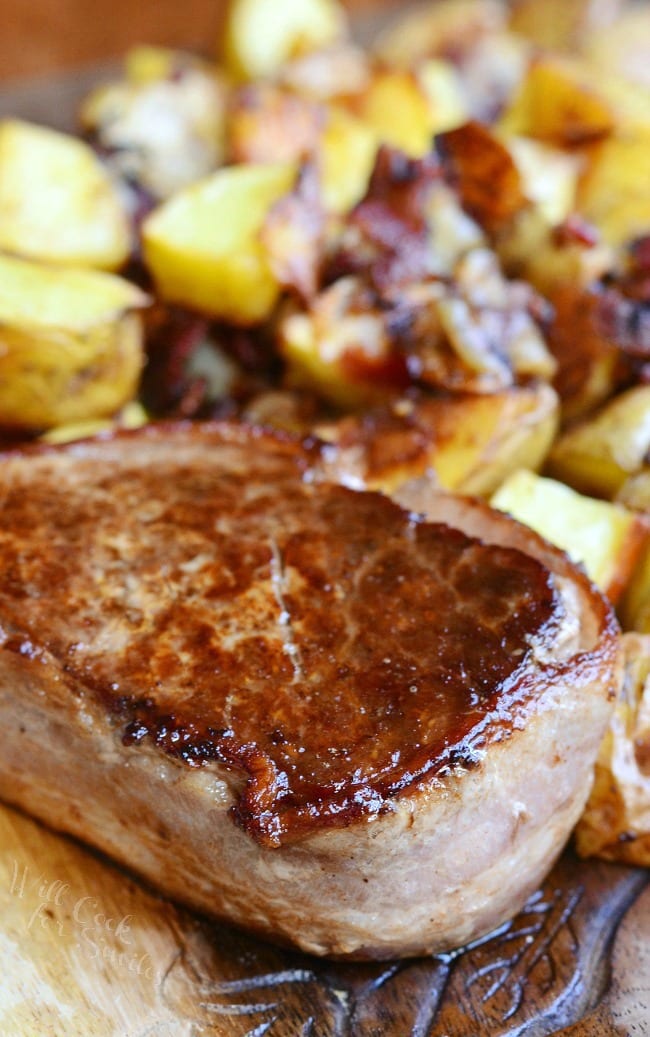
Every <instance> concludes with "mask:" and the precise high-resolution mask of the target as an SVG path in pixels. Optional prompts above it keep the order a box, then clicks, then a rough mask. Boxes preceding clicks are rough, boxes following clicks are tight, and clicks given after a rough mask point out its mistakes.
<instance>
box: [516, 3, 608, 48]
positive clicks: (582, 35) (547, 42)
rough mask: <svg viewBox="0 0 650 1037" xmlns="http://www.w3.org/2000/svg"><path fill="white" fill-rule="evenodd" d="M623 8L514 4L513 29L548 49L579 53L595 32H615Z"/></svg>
mask: <svg viewBox="0 0 650 1037" xmlns="http://www.w3.org/2000/svg"><path fill="white" fill-rule="evenodd" d="M621 6H622V0H571V2H570V3H567V2H566V0H514V3H512V4H511V14H510V28H511V29H512V30H513V31H514V32H517V33H520V34H521V35H522V36H526V37H527V38H528V39H530V40H532V41H533V42H534V43H536V44H538V45H539V46H541V47H544V48H545V49H547V48H548V49H550V50H560V51H568V52H573V53H575V52H576V51H578V50H580V49H581V48H582V45H583V44H584V42H585V40H586V38H587V37H588V35H589V33H590V32H591V31H593V30H595V29H604V31H605V32H607V33H609V32H611V29H612V23H613V22H614V21H615V19H616V18H617V17H618V15H619V14H620V10H621ZM605 27H606V28H605Z"/></svg>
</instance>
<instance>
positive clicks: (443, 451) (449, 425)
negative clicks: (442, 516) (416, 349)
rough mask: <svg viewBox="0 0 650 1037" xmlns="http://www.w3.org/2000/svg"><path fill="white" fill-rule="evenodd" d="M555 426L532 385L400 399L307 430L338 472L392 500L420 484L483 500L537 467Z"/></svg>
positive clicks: (552, 403) (541, 388)
mask: <svg viewBox="0 0 650 1037" xmlns="http://www.w3.org/2000/svg"><path fill="white" fill-rule="evenodd" d="M556 425H557V397H556V396H555V393H554V392H553V390H552V389H551V388H549V386H547V385H543V384H541V383H540V384H539V385H537V386H525V387H514V388H512V389H509V390H507V391H506V392H500V393H494V394H492V395H490V396H469V395H460V394H458V395H448V396H439V397H416V398H415V399H413V398H411V399H404V398H400V399H396V400H394V401H393V402H391V403H389V404H388V405H386V406H385V407H383V408H377V409H376V410H373V411H371V412H370V413H368V412H365V413H364V414H362V415H358V416H357V415H351V416H347V417H345V418H343V419H339V420H334V421H329V422H323V421H320V422H319V423H317V424H316V425H312V427H311V430H312V431H314V432H315V433H316V434H317V435H318V436H320V438H322V439H325V440H327V441H328V442H332V443H336V444H337V446H338V447H339V449H340V451H341V459H342V461H343V462H344V467H345V468H346V470H348V472H349V474H353V475H354V476H355V477H356V478H357V479H359V480H360V481H361V482H362V483H363V485H364V486H367V487H369V488H370V489H374V490H381V491H382V492H384V493H392V492H393V491H394V490H396V489H397V488H398V487H399V486H401V485H402V484H403V483H405V482H406V481H407V480H410V479H417V478H420V477H426V478H427V479H431V480H433V481H434V482H435V484H436V485H437V486H440V487H441V488H443V489H445V490H450V491H453V492H456V493H467V494H472V495H475V496H485V495H488V494H490V493H492V492H493V491H494V490H495V489H496V487H497V486H499V484H500V483H501V482H503V480H504V479H505V478H506V477H507V476H508V475H509V474H510V473H511V472H513V471H515V470H516V469H517V468H519V467H521V465H522V464H527V465H530V467H538V466H539V465H540V464H541V463H542V462H543V460H544V457H545V455H546V453H547V451H548V448H549V445H550V443H551V442H552V440H553V435H554V432H555V428H556ZM303 434H304V430H303Z"/></svg>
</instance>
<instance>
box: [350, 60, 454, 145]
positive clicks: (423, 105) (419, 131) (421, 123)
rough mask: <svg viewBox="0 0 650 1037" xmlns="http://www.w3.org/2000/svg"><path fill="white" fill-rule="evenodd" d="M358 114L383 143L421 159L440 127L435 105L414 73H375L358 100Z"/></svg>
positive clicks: (388, 71)
mask: <svg viewBox="0 0 650 1037" xmlns="http://www.w3.org/2000/svg"><path fill="white" fill-rule="evenodd" d="M354 111H355V114H357V115H358V116H359V118H360V119H361V120H362V122H365V123H366V125H368V126H369V127H370V129H371V130H372V131H373V133H374V134H375V136H376V138H377V140H378V141H379V142H380V143H382V144H388V145H390V146H391V147H394V148H399V149H400V151H404V152H405V153H406V154H407V155H410V156H411V157H412V158H421V157H422V156H423V155H426V154H427V153H428V152H429V151H430V150H431V147H432V143H433V134H434V131H435V130H436V129H440V128H441V127H439V126H436V124H435V120H434V115H433V111H432V106H430V104H429V100H428V97H427V95H426V94H425V92H424V89H423V88H422V86H421V85H420V83H419V82H418V79H417V78H416V76H415V74H414V73H413V72H400V71H392V70H386V71H382V72H378V73H377V74H375V75H374V76H373V78H372V80H371V82H370V84H369V85H368V87H367V88H366V90H365V91H364V92H363V94H362V95H361V96H360V97H359V98H357V99H356V100H355V108H354Z"/></svg>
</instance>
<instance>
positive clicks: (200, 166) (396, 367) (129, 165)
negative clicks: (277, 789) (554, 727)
mask: <svg viewBox="0 0 650 1037" xmlns="http://www.w3.org/2000/svg"><path fill="white" fill-rule="evenodd" d="M649 69H650V6H647V5H642V4H634V3H631V2H630V3H624V2H623V0H607V2H605V3H599V4H595V3H593V2H591V0H574V2H572V3H565V2H564V0H513V2H512V3H511V4H510V5H509V6H507V5H506V4H502V3H500V2H497V0H438V2H435V3H430V4H429V5H428V6H426V7H424V8H420V9H416V10H414V11H412V12H411V11H409V12H407V13H406V14H401V15H399V16H397V17H396V19H395V20H394V23H393V24H391V25H389V26H388V28H387V29H385V30H384V31H382V33H381V34H380V35H379V36H378V38H377V39H375V41H374V42H373V44H372V45H371V46H370V47H369V48H365V49H363V48H361V47H360V46H359V45H358V44H356V43H355V42H354V39H353V36H352V35H351V32H350V28H349V25H348V23H347V18H346V15H345V12H344V10H343V8H342V7H339V5H338V3H337V2H336V0H283V2H282V3H281V4H278V3H277V2H274V0H232V3H231V5H230V8H229V12H228V18H227V25H226V32H225V35H224V39H223V42H222V45H221V47H220V55H219V59H218V61H214V60H212V59H209V58H206V57H205V56H202V57H199V56H195V55H191V54H186V53H178V52H175V51H168V50H162V49H157V48H151V47H144V46H143V47H138V48H137V49H135V50H134V51H132V52H131V53H129V54H128V55H127V57H126V59H125V62H124V70H123V75H122V76H121V78H120V79H118V80H117V81H115V82H109V83H106V84H103V85H100V86H98V87H97V88H96V89H95V90H94V91H93V92H92V93H91V95H90V96H89V97H87V98H86V100H85V102H84V104H83V106H82V109H81V112H80V122H79V135H78V136H77V137H74V136H68V135H65V134H61V133H58V132H55V131H53V130H51V129H48V128H45V127H41V126H36V125H33V124H30V123H27V122H23V121H20V120H6V121H4V122H2V123H0V426H1V427H2V429H3V433H4V439H5V441H6V442H15V441H22V440H31V439H35V438H42V439H45V440H47V441H51V442H56V441H63V440H69V439H74V438H79V437H81V436H85V435H88V434H93V433H95V432H101V431H102V430H104V429H111V428H113V427H119V426H122V425H127V426H129V425H137V424H141V423H144V422H147V421H155V420H159V419H163V418H188V419H195V420H202V419H207V418H219V417H230V418H239V419H241V420H245V421H250V422H256V423H260V424H264V425H270V426H272V427H275V428H279V429H282V430H284V431H286V432H288V433H292V434H296V435H300V436H318V437H320V438H321V439H323V440H325V441H327V442H328V443H330V444H331V447H332V451H334V452H335V453H336V456H337V459H338V460H337V466H338V471H339V472H343V474H344V478H346V480H347V481H348V482H349V483H350V484H351V485H355V486H359V487H362V486H365V487H370V488H372V489H378V490H381V491H383V492H386V493H393V492H395V491H397V490H398V489H399V488H400V487H401V486H403V485H404V484H405V483H407V482H408V481H409V480H413V479H427V480H430V481H431V482H432V483H433V484H435V485H437V486H441V487H442V488H444V489H445V490H448V491H450V492H458V493H469V494H476V495H481V496H486V497H488V498H490V499H491V501H492V503H493V505H494V506H495V507H498V508H502V509H504V510H507V511H509V512H511V513H512V514H514V515H515V516H516V517H519V518H520V519H521V520H522V521H524V522H526V523H527V524H529V525H531V526H532V527H534V528H535V529H537V530H538V531H539V532H540V533H542V534H543V535H545V536H546V537H548V538H549V539H550V540H552V541H554V542H555V543H557V544H559V545H560V546H562V547H563V548H565V549H566V550H567V551H568V552H569V553H570V554H571V555H572V556H573V557H574V558H575V559H576V560H577V561H579V562H581V563H582V564H583V565H585V567H586V569H587V571H588V573H589V575H590V576H591V577H592V579H593V580H594V581H595V582H596V583H597V584H598V585H599V586H600V588H601V590H603V592H604V593H606V594H607V595H608V596H609V597H610V599H611V601H612V602H613V604H615V606H616V607H617V609H618V613H619V617H620V620H621V623H622V625H623V628H624V629H625V630H628V631H632V632H636V633H630V634H629V636H627V644H626V650H627V655H628V679H627V681H626V684H625V687H624V691H623V697H622V699H621V701H620V702H619V704H618V706H617V710H616V714H615V719H614V721H613V726H612V730H611V733H610V735H609V736H608V740H607V742H606V744H605V745H604V746H603V750H602V752H601V759H600V761H599V765H598V771H597V781H596V784H595V789H594V792H593V794H592V799H591V801H590V804H589V807H588V811H587V814H586V815H585V819H584V822H583V823H582V825H581V828H580V830H579V838H578V847H579V849H580V851H581V852H584V853H600V854H602V855H603V856H606V857H608V858H621V859H624V860H629V861H634V862H637V863H639V862H640V863H646V864H650V722H649V721H648V717H649V716H650V712H649V711H650V690H649V689H650V678H649V677H648V672H649V670H650V647H649V645H650V638H648V637H646V636H644V635H650V520H649V518H648V515H649V514H650V73H649V71H648V70H649ZM540 472H541V473H542V474H538V473H540Z"/></svg>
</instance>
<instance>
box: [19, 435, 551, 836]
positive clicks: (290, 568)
mask: <svg viewBox="0 0 650 1037" xmlns="http://www.w3.org/2000/svg"><path fill="white" fill-rule="evenodd" d="M187 434H188V435H189V433H187ZM203 434H204V435H206V434H207V433H205V431H204V433H203ZM184 435H186V432H185V431H184V429H183V427H180V428H177V429H176V430H175V431H174V430H168V431H167V436H168V437H169V436H171V437H172V440H171V445H170V443H169V441H168V442H165V440H164V435H163V433H161V432H159V431H152V432H151V433H150V434H149V436H150V440H151V448H152V449H151V451H150V455H149V459H148V464H147V466H146V467H142V466H141V465H140V464H136V465H135V466H134V465H130V464H129V452H128V449H126V450H125V449H124V442H123V441H122V446H121V451H122V453H121V458H120V462H119V465H118V466H116V465H115V464H114V463H113V462H112V460H111V450H112V449H113V447H112V443H113V442H114V440H111V439H107V440H106V441H105V442H104V443H102V442H95V443H93V444H89V445H88V446H84V445H83V444H79V445H77V446H73V447H67V448H57V449H52V448H49V449H44V450H40V451H38V450H37V451H35V452H34V454H33V457H32V465H31V468H32V475H31V476H30V479H29V492H28V493H27V492H25V490H24V488H23V487H22V485H21V476H20V474H17V475H16V477H15V478H14V479H12V478H11V457H10V456H9V457H7V458H6V459H5V460H4V462H3V464H4V465H5V473H6V474H7V475H8V476H9V477H8V478H7V479H6V482H5V499H4V503H3V523H2V527H3V529H6V530H8V531H11V533H10V535H9V534H7V535H6V536H5V535H4V534H3V533H2V532H1V531H0V622H1V625H2V628H3V641H4V643H3V645H2V648H3V650H5V651H6V650H10V651H15V652H19V653H21V654H23V655H31V656H33V658H34V659H38V658H42V659H43V660H44V661H48V662H51V661H52V659H54V660H56V661H57V663H58V664H59V665H60V666H61V668H62V671H63V678H62V679H64V680H66V681H68V682H70V684H71V686H74V687H77V688H78V687H79V686H81V687H83V688H85V689H87V693H88V694H90V695H92V696H93V697H94V698H96V699H99V701H101V702H102V703H103V704H104V705H105V707H106V708H107V709H108V711H109V712H110V714H111V715H112V716H113V717H114V718H115V723H116V724H117V725H119V730H120V732H121V736H122V738H123V740H124V742H125V744H130V745H137V744H139V743H143V742H146V741H148V740H154V741H155V743H156V744H157V745H158V746H159V747H160V748H161V750H164V751H165V752H166V753H169V754H171V755H173V756H175V757H178V758H179V759H182V760H184V761H186V762H187V763H188V764H190V765H192V764H194V765H199V764H202V763H205V762H209V761H212V760H216V761H219V762H221V763H225V764H226V765H227V766H228V767H230V768H232V769H233V771H234V772H235V773H237V774H240V775H241V779H242V780H241V790H240V797H239V801H238V803H237V805H236V807H235V808H234V817H235V820H236V821H237V822H238V823H239V824H240V825H242V826H243V827H244V828H246V830H247V831H248V832H249V833H250V834H251V835H252V836H253V837H254V838H256V839H257V840H259V841H260V842H263V843H265V844H266V845H278V844H280V843H282V842H285V841H289V840H291V839H292V838H294V837H296V836H298V835H300V834H302V833H306V832H309V831H313V830H315V829H317V828H319V827H324V826H328V825H334V826H342V825H345V824H348V823H349V822H351V821H352V820H354V819H355V818H358V817H361V816H363V815H372V814H376V813H378V812H381V811H383V810H385V809H387V808H388V809H389V808H390V801H391V799H392V798H393V797H395V796H398V795H399V794H400V793H401V792H402V791H403V790H405V789H407V788H412V787H414V786H416V785H417V783H418V782H419V781H420V780H421V779H423V778H424V777H425V776H426V777H427V778H428V779H430V778H431V777H432V776H433V775H435V774H436V773H440V772H442V771H444V769H445V768H449V767H450V766H453V765H457V764H459V763H460V764H465V765H466V766H471V765H472V763H473V761H475V760H476V759H477V753H478V752H479V751H480V749H481V746H482V744H483V743H482V727H483V726H485V722H486V718H487V717H488V715H490V716H492V718H494V712H495V711H498V708H499V703H500V702H501V700H502V699H503V698H504V697H506V698H507V697H508V696H512V695H516V688H517V681H518V677H519V676H520V675H521V674H522V673H523V672H524V670H525V668H526V664H527V663H528V662H529V661H530V654H531V652H532V648H531V640H532V642H534V643H537V644H543V643H544V642H545V640H549V641H550V640H551V639H552V638H553V637H554V636H555V635H556V633H557V628H558V624H559V623H560V622H561V620H562V618H563V610H562V605H561V601H560V599H559V596H558V594H557V591H556V589H555V587H554V583H553V579H552V577H551V576H550V574H549V572H548V570H547V569H546V568H545V567H544V565H542V564H541V563H540V562H539V561H536V560H535V559H533V558H531V557H529V556H527V555H525V554H523V553H522V552H520V551H518V550H515V549H512V548H506V547H496V546H486V545H484V544H482V543H481V541H479V540H476V539H474V538H471V537H468V536H465V535H464V534H463V533H460V532H458V531H455V530H452V529H450V528H448V527H447V526H444V525H434V524H429V523H426V522H424V521H422V520H421V519H420V518H419V517H418V516H416V515H413V514H410V513H408V512H407V511H404V510H402V509H401V508H399V507H398V506H397V505H395V504H394V503H392V502H391V501H389V500H388V499H387V498H384V497H382V496H380V495H378V494H370V493H357V492H354V491H352V490H350V489H346V488H344V487H341V486H337V485H333V484H328V483H323V482H320V481H319V479H318V475H317V469H318V451H317V450H316V449H315V448H312V449H309V448H304V447H302V446H300V445H298V444H296V443H294V442H292V441H289V440H286V441H285V440H283V439H281V438H277V437H273V436H271V435H270V434H266V433H260V432H259V431H246V430H244V429H240V428H237V427H235V426H227V425H224V426H214V427H213V430H212V435H213V438H214V462H213V463H212V462H211V460H210V459H209V457H208V459H207V460H206V463H204V464H203V465H202V466H198V465H197V464H196V463H192V462H191V461H190V460H188V459H187V458H186V457H185V455H184V452H183V437H184ZM127 438H128V437H127ZM157 443H160V444H162V446H161V448H160V451H159V454H157V451H156V444H157ZM62 453H65V454H66V455H67V457H68V458H69V460H70V471H69V472H68V477H66V466H65V464H63V465H62V464H61V454H62ZM104 455H105V456H104ZM136 457H137V455H136ZM54 458H56V462H55V464H56V467H55V469H54V470H55V471H56V472H57V476H56V478H51V477H50V478H48V477H47V474H48V466H49V465H50V464H51V462H52V459H54ZM34 466H40V467H41V469H42V477H41V478H34V477H33V473H34V471H35V468H34ZM25 467H26V466H24V464H23V467H22V468H17V472H18V473H20V472H22V471H23V470H24V468H25ZM21 534H22V536H21ZM44 631H46V632H47V633H46V635H45V634H44ZM136 751H137V750H136Z"/></svg>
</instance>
